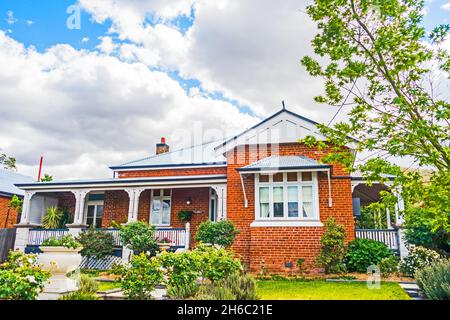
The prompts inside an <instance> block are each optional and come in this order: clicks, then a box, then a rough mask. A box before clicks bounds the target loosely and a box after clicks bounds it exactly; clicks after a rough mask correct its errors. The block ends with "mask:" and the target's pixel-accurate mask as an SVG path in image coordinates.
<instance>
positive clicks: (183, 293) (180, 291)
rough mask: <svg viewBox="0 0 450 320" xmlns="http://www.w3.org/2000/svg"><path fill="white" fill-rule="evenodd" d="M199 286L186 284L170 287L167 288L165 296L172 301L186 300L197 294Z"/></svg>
mask: <svg viewBox="0 0 450 320" xmlns="http://www.w3.org/2000/svg"><path fill="white" fill-rule="evenodd" d="M198 289H199V285H198V284H197V283H195V282H194V283H190V284H186V285H185V286H182V287H180V286H172V285H169V286H168V287H167V295H168V296H169V297H170V298H172V299H187V298H190V297H193V296H195V295H196V294H197V292H198Z"/></svg>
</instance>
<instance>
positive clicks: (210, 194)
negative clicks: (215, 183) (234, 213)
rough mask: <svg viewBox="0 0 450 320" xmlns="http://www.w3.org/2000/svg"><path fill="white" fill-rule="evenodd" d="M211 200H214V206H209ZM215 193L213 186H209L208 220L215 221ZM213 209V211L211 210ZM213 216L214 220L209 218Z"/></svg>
mask: <svg viewBox="0 0 450 320" xmlns="http://www.w3.org/2000/svg"><path fill="white" fill-rule="evenodd" d="M211 201H212V202H214V208H211ZM217 202H218V201H217V194H216V192H215V191H214V189H213V188H209V203H208V206H209V210H208V220H209V221H217ZM212 209H214V212H213V210H212ZM212 216H213V217H214V220H211V217H212Z"/></svg>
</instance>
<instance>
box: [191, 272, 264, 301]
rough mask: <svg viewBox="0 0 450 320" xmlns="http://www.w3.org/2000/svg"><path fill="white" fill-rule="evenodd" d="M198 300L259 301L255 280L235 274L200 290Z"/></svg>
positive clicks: (246, 275) (248, 276)
mask: <svg viewBox="0 0 450 320" xmlns="http://www.w3.org/2000/svg"><path fill="white" fill-rule="evenodd" d="M196 299H198V300H240V301H242V300H259V296H258V294H257V287H256V281H255V279H254V278H253V277H252V276H251V275H248V274H245V275H240V274H233V275H230V276H228V277H226V278H224V279H221V280H219V281H217V282H215V283H211V284H208V285H206V286H204V287H202V288H201V289H200V290H199V294H198V295H197V297H196Z"/></svg>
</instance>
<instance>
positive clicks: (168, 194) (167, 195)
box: [164, 189, 170, 197]
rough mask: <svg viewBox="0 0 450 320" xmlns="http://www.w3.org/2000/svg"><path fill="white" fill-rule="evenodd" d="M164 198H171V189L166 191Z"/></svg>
mask: <svg viewBox="0 0 450 320" xmlns="http://www.w3.org/2000/svg"><path fill="white" fill-rule="evenodd" d="M164 197H170V189H164Z"/></svg>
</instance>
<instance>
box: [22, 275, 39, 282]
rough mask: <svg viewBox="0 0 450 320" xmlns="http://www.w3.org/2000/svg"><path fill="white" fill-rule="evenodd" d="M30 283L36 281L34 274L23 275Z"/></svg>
mask: <svg viewBox="0 0 450 320" xmlns="http://www.w3.org/2000/svg"><path fill="white" fill-rule="evenodd" d="M25 278H26V279H27V280H28V282H30V283H37V281H36V278H35V277H34V276H26V277H25Z"/></svg>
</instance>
